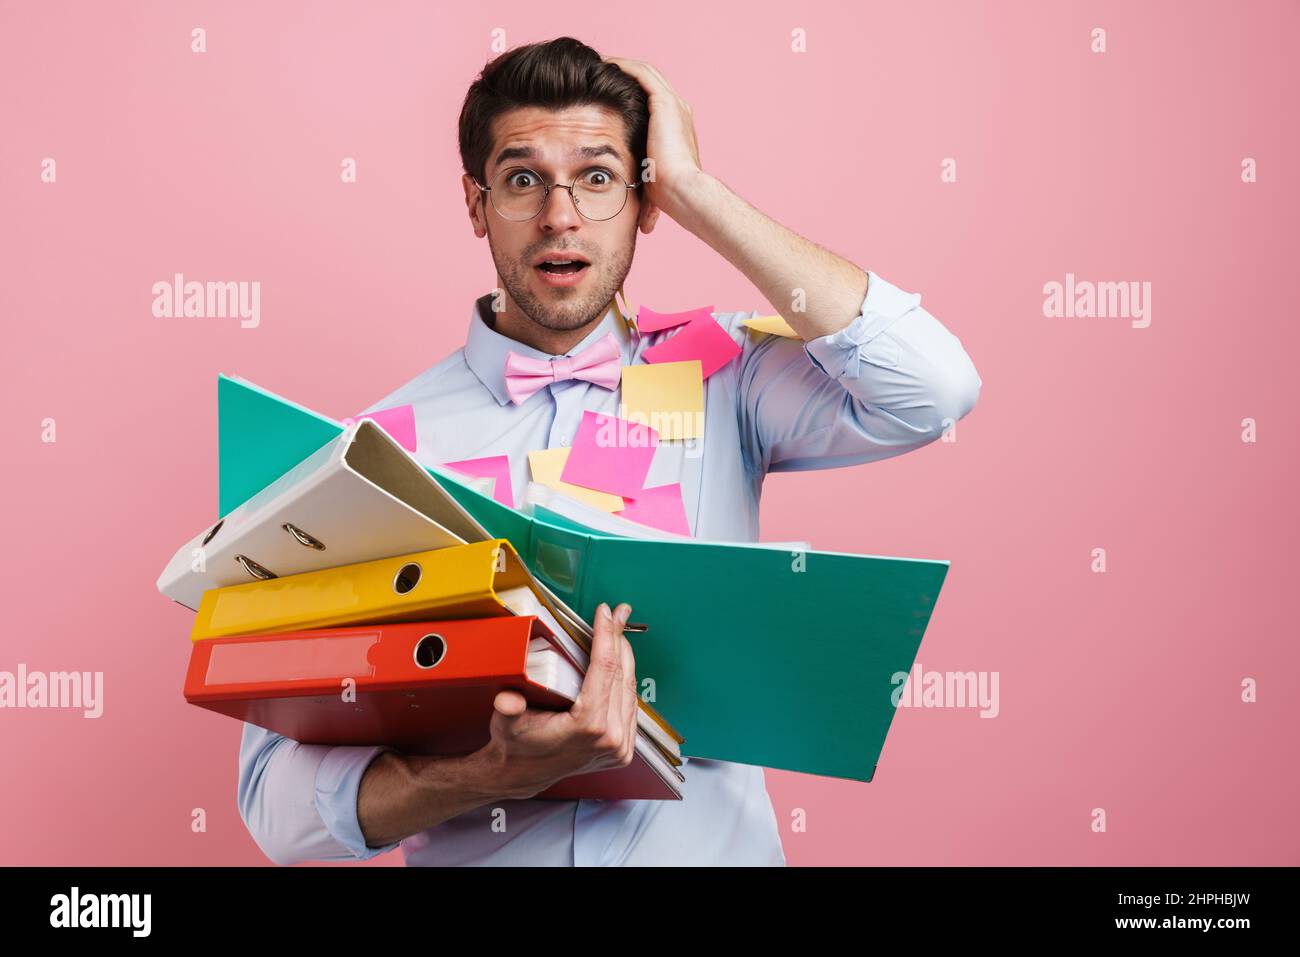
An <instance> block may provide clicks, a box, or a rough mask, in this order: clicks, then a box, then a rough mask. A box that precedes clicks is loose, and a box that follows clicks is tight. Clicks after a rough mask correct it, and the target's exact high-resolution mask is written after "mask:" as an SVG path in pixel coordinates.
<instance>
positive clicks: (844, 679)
mask: <svg viewBox="0 0 1300 957" xmlns="http://www.w3.org/2000/svg"><path fill="white" fill-rule="evenodd" d="M218 394H219V416H220V419H221V449H220V475H221V479H220V482H221V504H222V508H223V511H222V514H225V512H226V511H229V509H231V508H234V507H235V506H236V505H238V504H240V502H242V501H243V500H244V498H247V497H249V496H251V495H252V494H254V493H256V492H257V491H258V490H260V489H261V488H262V487H263V486H265V485H268V484H270V483H271V482H273V481H274V480H275V479H277V478H278V477H279V476H280V475H281V474H283V473H284V472H285V471H287V470H288V469H290V468H292V467H293V466H294V465H296V464H297V463H298V461H300V460H301V459H302V458H305V457H306V456H307V455H309V454H311V452H313V451H315V449H316V448H319V447H320V446H321V445H323V444H325V443H326V442H328V441H331V440H332V439H333V438H334V437H335V436H336V435H338V434H339V432H341V431H342V426H341V425H340V424H339V423H334V422H332V420H329V419H325V418H324V417H322V416H319V415H317V414H316V413H313V412H311V411H310V410H307V409H304V408H302V407H301V406H297V405H295V404H293V403H290V402H287V401H286V400H284V399H281V398H279V397H278V396H275V395H273V394H272V393H269V392H266V391H265V390H262V389H258V388H257V387H256V386H253V385H251V384H249V383H245V382H243V381H242V380H235V379H228V378H226V377H222V380H221V385H220V388H219V393H218ZM295 419H296V420H297V421H298V425H297V427H295V426H294V420H295ZM313 442H315V443H316V445H315V446H314V447H312V448H306V446H309V445H311V444H312V443H313ZM426 471H427V472H429V474H430V475H431V476H433V478H434V479H435V480H436V481H437V482H438V483H439V484H440V485H441V486H442V487H443V488H444V489H445V490H446V491H447V493H448V494H449V495H451V496H452V497H453V498H455V499H456V501H458V502H459V503H460V504H461V505H462V506H463V507H464V508H465V509H466V511H468V512H469V513H470V514H471V515H472V516H473V517H474V518H475V519H476V520H477V521H478V522H479V524H481V525H482V526H483V527H484V528H485V529H486V530H487V531H488V533H489V534H491V535H492V536H494V537H501V538H507V539H509V540H510V542H511V544H512V545H514V547H515V550H516V551H518V552H519V555H520V557H521V558H523V560H524V562H525V563H526V564H527V565H528V566H529V568H530V569H532V571H533V573H534V574H535V575H537V576H538V577H539V578H541V579H542V580H543V581H545V582H546V584H547V585H549V586H550V587H551V588H552V589H553V590H554V591H555V593H556V594H557V595H558V596H559V597H560V599H561V600H563V601H564V602H565V603H566V604H567V605H568V606H569V607H570V608H572V609H573V610H574V611H575V612H576V613H577V614H578V615H579V616H580V617H582V618H584V619H585V620H587V621H589V622H590V621H591V620H592V619H593V618H594V616H595V609H596V606H597V605H598V604H599V603H600V602H602V601H606V602H608V603H609V605H610V607H611V608H612V607H614V606H615V605H616V604H617V603H618V602H620V601H626V602H628V603H629V604H630V605H631V606H632V619H633V620H634V621H637V622H641V623H644V624H646V625H647V626H648V628H647V630H646V632H644V633H632V632H630V633H628V640H629V641H630V642H631V643H632V648H633V651H634V653H635V655H636V662H637V668H636V670H637V680H638V682H639V684H640V687H641V689H642V694H643V696H645V697H646V699H647V701H650V702H651V703H652V704H654V706H655V707H656V708H657V709H658V710H659V711H661V712H662V713H663V715H664V716H665V717H666V718H667V719H668V720H669V721H671V722H672V723H673V725H674V726H675V727H676V728H677V729H678V730H679V731H680V732H681V733H682V734H683V735H684V736H685V738H686V741H685V744H684V745H683V746H682V753H683V754H686V755H688V756H690V757H692V758H704V759H711V760H719V761H734V762H739V763H742V764H756V765H762V766H764V767H770V768H781V769H785V770H791V771H802V772H805V773H809V774H819V775H828V776H831V777H841V778H851V779H854V780H859V781H870V780H871V778H872V776H873V774H874V773H875V767H876V764H877V761H878V759H879V756H880V752H881V749H882V748H883V746H884V743H885V736H886V734H887V733H888V731H889V727H890V723H891V721H892V720H893V716H894V710H895V708H894V703H893V701H894V693H895V692H896V691H897V690H898V688H899V687H900V686H901V683H902V681H904V680H905V678H906V676H907V674H908V673H909V672H910V671H911V669H912V665H913V663H914V661H915V660H916V655H917V650H918V648H919V647H920V644H921V639H922V637H923V635H924V634H925V629H926V627H927V625H928V624H929V621H930V617H931V615H932V614H933V611H934V606H935V602H936V601H937V599H938V597H939V590H940V589H941V588H942V586H943V582H944V578H945V576H946V575H947V572H948V562H946V561H930V560H923V559H906V558H887V557H882V556H875V555H851V554H845V553H840V552H822V551H807V552H787V551H784V550H781V549H776V548H771V547H766V546H759V545H754V544H747V543H737V544H719V543H710V542H698V541H690V542H682V541H660V540H655V539H639V538H626V537H620V536H614V535H607V534H604V533H600V532H595V531H592V530H590V529H584V528H583V527H582V526H581V525H578V524H577V523H574V522H572V521H569V520H564V521H563V522H562V523H560V522H554V521H546V520H543V519H541V518H538V517H529V516H527V515H524V514H522V513H520V512H517V511H515V510H514V509H511V508H508V507H506V506H504V505H502V504H500V503H499V502H497V501H495V500H494V499H492V498H490V497H489V496H486V495H483V494H481V493H479V492H477V491H476V490H474V489H472V488H470V487H469V486H467V485H463V484H461V483H460V482H458V481H456V480H455V479H454V478H453V477H452V476H451V475H449V474H448V473H447V472H446V470H443V469H426ZM240 496H242V498H241V497H240ZM547 514H549V516H550V517H551V518H552V520H554V519H557V518H558V516H554V515H553V514H550V513H547Z"/></svg>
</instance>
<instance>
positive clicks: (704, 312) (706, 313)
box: [636, 306, 713, 332]
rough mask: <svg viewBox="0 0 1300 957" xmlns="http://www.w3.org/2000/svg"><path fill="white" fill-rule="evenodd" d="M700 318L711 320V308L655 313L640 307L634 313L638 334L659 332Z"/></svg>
mask: <svg viewBox="0 0 1300 957" xmlns="http://www.w3.org/2000/svg"><path fill="white" fill-rule="evenodd" d="M701 316H703V317H704V318H705V319H712V318H713V307H712V306H700V308H698V309H688V310H686V312H655V311H654V310H653V309H647V308H646V307H645V306H641V307H640V308H639V309H637V311H636V327H637V329H638V331H640V332H659V331H660V330H661V329H671V328H673V327H674V326H684V325H686V323H688V322H691V321H692V320H694V319H698V318H700V317H701Z"/></svg>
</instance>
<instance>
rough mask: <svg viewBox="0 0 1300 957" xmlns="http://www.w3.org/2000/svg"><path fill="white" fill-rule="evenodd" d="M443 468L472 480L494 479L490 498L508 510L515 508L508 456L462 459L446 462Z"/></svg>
mask: <svg viewBox="0 0 1300 957" xmlns="http://www.w3.org/2000/svg"><path fill="white" fill-rule="evenodd" d="M443 467H444V468H449V469H455V470H456V471H457V472H460V473H461V474H462V475H469V476H472V477H474V478H490V479H495V480H496V482H495V484H494V485H493V486H492V497H493V498H494V499H496V500H497V501H498V502H500V503H501V504H502V505H505V506H507V507H508V508H514V507H515V496H514V490H513V489H512V488H511V487H510V456H508V455H489V456H486V457H485V458H481V459H463V460H462V461H460V462H446V463H444V464H443Z"/></svg>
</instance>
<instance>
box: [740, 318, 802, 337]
mask: <svg viewBox="0 0 1300 957" xmlns="http://www.w3.org/2000/svg"><path fill="white" fill-rule="evenodd" d="M740 324H741V325H742V326H748V327H749V328H751V329H753V330H754V331H755V332H766V333H768V334H769V335H773V336H784V337H785V338H786V339H801V338H803V337H802V336H800V335H799V333H797V332H795V331H794V330H793V329H791V328H790V323H788V322H786V321H785V319H784V318H783V317H782V316H756V317H754V318H753V319H741V320H740Z"/></svg>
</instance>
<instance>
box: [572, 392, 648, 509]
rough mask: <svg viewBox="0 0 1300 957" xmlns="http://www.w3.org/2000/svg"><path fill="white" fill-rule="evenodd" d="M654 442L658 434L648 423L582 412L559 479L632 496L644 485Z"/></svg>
mask: <svg viewBox="0 0 1300 957" xmlns="http://www.w3.org/2000/svg"><path fill="white" fill-rule="evenodd" d="M658 445H659V433H658V432H656V431H655V430H654V429H652V428H650V426H648V425H643V424H641V423H639V422H631V421H629V420H628V419H620V418H618V417H617V416H613V415H602V414H601V413H599V412H591V411H587V412H583V413H582V422H580V423H579V424H578V434H577V435H575V436H574V437H573V449H572V451H570V452H569V458H568V459H567V460H566V461H565V463H564V470H563V471H562V472H560V481H562V482H569V483H571V484H573V485H581V486H582V487H583V488H594V489H596V491H598V492H609V493H610V494H611V495H625V496H628V497H629V498H630V497H635V496H636V495H638V494H640V492H641V487H642V486H643V485H645V477H646V475H647V473H649V471H650V462H651V461H652V460H653V459H654V457H655V447H656V446H658Z"/></svg>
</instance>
